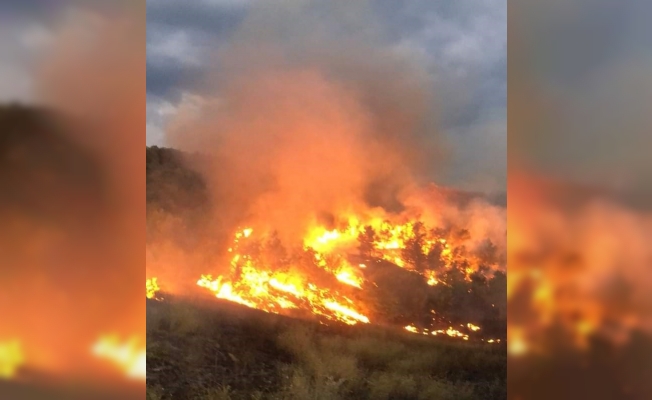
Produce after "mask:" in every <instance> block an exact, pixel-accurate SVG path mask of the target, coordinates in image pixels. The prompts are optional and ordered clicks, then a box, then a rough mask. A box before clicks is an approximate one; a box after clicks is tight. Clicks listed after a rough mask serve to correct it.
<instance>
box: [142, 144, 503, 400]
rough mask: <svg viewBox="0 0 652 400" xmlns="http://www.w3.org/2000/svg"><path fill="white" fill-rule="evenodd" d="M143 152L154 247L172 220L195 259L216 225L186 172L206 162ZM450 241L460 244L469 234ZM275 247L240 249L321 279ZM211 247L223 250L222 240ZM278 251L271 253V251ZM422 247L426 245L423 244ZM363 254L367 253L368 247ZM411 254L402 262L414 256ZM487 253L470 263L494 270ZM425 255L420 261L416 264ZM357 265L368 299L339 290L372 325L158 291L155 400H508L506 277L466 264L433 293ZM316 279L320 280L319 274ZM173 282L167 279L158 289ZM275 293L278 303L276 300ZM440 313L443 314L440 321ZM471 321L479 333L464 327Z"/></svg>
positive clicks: (417, 278)
mask: <svg viewBox="0 0 652 400" xmlns="http://www.w3.org/2000/svg"><path fill="white" fill-rule="evenodd" d="M146 152H147V153H146V154H147V207H148V243H157V241H158V240H160V239H161V238H164V239H165V240H166V241H167V240H170V239H169V238H168V237H165V232H170V229H169V228H161V227H167V226H169V223H170V222H169V221H174V225H173V226H174V227H175V228H174V229H173V231H174V233H175V235H174V238H173V241H175V243H176V245H178V246H179V247H180V248H181V247H183V246H186V247H183V248H184V249H185V251H186V252H188V253H193V254H197V253H201V251H198V250H197V249H198V247H193V244H192V243H193V242H192V241H191V240H188V238H190V237H197V236H201V235H202V234H203V233H204V232H207V231H206V230H205V229H206V225H208V224H210V222H208V221H210V218H206V216H207V215H209V214H210V212H211V206H210V201H209V190H208V188H207V185H206V183H205V182H204V180H203V179H202V177H201V176H200V175H199V174H198V173H197V172H195V171H193V169H192V168H189V167H188V165H191V164H192V162H193V160H195V159H196V158H195V157H199V155H190V154H184V153H181V152H179V151H177V150H173V149H165V148H158V147H151V148H147V150H146ZM433 190H437V188H436V187H433ZM439 193H440V195H445V196H449V197H450V198H452V199H454V200H455V201H457V202H458V203H460V204H468V203H469V202H470V201H472V199H473V198H476V197H477V196H478V195H476V194H468V193H461V192H458V191H453V190H441V191H439ZM166 229H167V230H166ZM447 234H449V235H452V236H454V237H459V238H463V237H465V235H468V232H464V231H463V230H462V231H459V232H457V231H449V232H448V233H447ZM269 239H270V240H271V242H260V243H259V242H255V241H254V242H252V243H251V246H253V248H251V249H247V248H242V249H241V250H242V251H244V252H245V253H243V254H248V253H247V251H249V250H251V251H252V253H251V255H252V257H254V258H253V259H252V260H255V259H256V258H255V257H259V256H260V257H263V258H261V259H260V260H259V261H258V263H260V265H263V264H264V258H265V256H264V255H261V253H260V249H261V248H259V247H257V246H260V245H264V246H263V247H264V248H267V249H268V250H269V251H270V253H269V254H268V255H271V254H285V256H282V257H281V258H279V259H277V260H276V261H281V260H282V259H283V260H285V257H290V259H291V260H293V261H291V263H292V264H293V265H295V266H297V267H298V268H305V270H306V271H313V272H311V273H316V271H315V270H314V268H313V267H314V265H313V264H314V257H313V256H310V254H309V253H305V252H304V251H299V253H296V254H295V255H292V254H291V251H290V250H291V249H290V248H287V249H286V248H283V245H282V244H281V243H280V242H274V238H269ZM460 240H462V239H460ZM210 242H211V243H212V246H219V240H217V239H215V238H212V240H211V241H210ZM166 243H167V242H166ZM227 243H228V242H227ZM265 243H267V244H265ZM270 243H271V244H272V247H271V248H268V247H266V246H269V244H270ZM414 245H415V246H416V248H418V249H420V248H421V246H420V245H419V244H418V243H416V242H415V243H414ZM222 246H223V247H224V244H222ZM360 246H361V247H360V248H361V249H362V248H363V247H364V243H363V242H361V244H360ZM256 249H259V250H256ZM360 251H362V250H360ZM415 251H417V250H415ZM420 251H421V250H418V251H417V253H419V254H420ZM440 251H441V250H440ZM467 252H468V251H467V250H465V248H464V247H463V246H461V247H460V248H454V249H452V253H454V254H455V255H460V257H462V259H463V257H465V256H464V254H467ZM407 253H409V251H408V252H407ZM407 253H406V254H405V256H407V257H411V255H410V254H407ZM481 253H482V254H480V253H478V254H473V255H471V254H470V253H469V257H471V256H473V257H475V258H478V259H481V260H484V261H482V262H486V263H487V265H490V264H491V263H496V262H497V261H496V257H497V256H498V255H497V253H496V252H495V248H493V247H492V244H491V243H490V242H489V243H488V244H487V246H485V248H483V251H482V252H481ZM256 254H258V255H256ZM419 254H416V253H415V254H413V256H414V257H417V258H418V257H420V255H419ZM306 256H308V257H306ZM349 260H350V262H351V263H352V264H355V265H357V264H358V263H366V265H367V267H366V269H365V277H366V279H368V280H369V282H373V284H370V285H369V286H368V287H367V290H365V291H364V292H359V291H358V289H356V288H347V287H342V288H340V289H339V290H342V291H343V293H349V294H348V296H350V298H351V299H353V300H354V301H356V302H361V303H364V304H366V305H368V306H369V307H370V308H371V309H370V310H369V312H371V313H372V315H373V316H374V323H373V324H369V325H366V324H358V325H354V326H349V325H344V324H341V323H339V322H337V321H333V320H331V319H329V318H326V319H324V318H315V315H310V313H309V312H308V313H307V315H304V317H308V318H290V317H288V316H287V315H295V314H296V315H297V316H301V315H302V312H304V311H305V309H301V308H299V309H296V310H294V311H293V310H286V311H284V312H282V314H286V316H283V315H278V314H275V311H271V310H270V312H269V313H265V312H262V311H259V310H255V309H251V308H248V307H243V306H241V305H239V304H235V303H232V302H228V301H224V300H221V299H216V298H215V296H214V295H213V294H211V292H210V291H207V290H205V289H202V288H198V287H196V286H195V287H194V289H192V286H193V285H192V284H193V283H194V281H192V280H190V281H189V286H188V288H189V289H190V290H189V291H188V292H186V293H193V294H192V295H191V296H193V298H192V299H188V298H184V299H181V298H175V297H174V296H172V295H170V294H165V293H162V292H165V287H164V286H162V288H163V290H162V292H159V293H158V297H159V298H163V300H162V301H155V300H148V303H147V304H148V306H147V318H148V321H147V327H148V328H147V329H148V332H147V343H148V354H147V357H148V359H147V362H148V363H147V365H148V382H147V387H148V398H150V399H173V398H174V399H176V398H193V399H195V398H199V399H202V398H206V399H476V398H477V399H493V398H496V399H499V398H505V396H506V392H505V391H506V387H505V382H506V348H505V337H506V308H505V297H506V295H505V291H506V276H505V274H504V273H501V272H496V273H495V274H493V275H492V276H491V277H489V278H487V277H485V276H484V275H483V271H484V269H483V268H484V266H483V265H480V266H479V270H478V271H476V272H475V273H473V274H471V275H470V276H469V275H467V274H466V273H465V272H464V270H465V269H466V268H468V266H469V265H468V264H467V263H466V262H465V261H462V262H460V263H459V264H455V266H454V267H453V268H452V269H451V270H449V271H447V272H446V273H443V274H442V275H441V276H440V279H441V282H442V283H443V284H441V285H435V286H431V285H430V284H426V281H425V280H424V278H423V276H422V275H419V274H418V273H415V271H408V270H406V269H403V268H401V267H398V266H397V265H396V264H395V263H393V262H391V261H387V260H383V259H382V258H378V256H377V255H371V254H366V253H365V254H362V253H360V254H351V255H350V258H349ZM492 260H493V261H492ZM422 261H423V263H424V264H423V268H442V267H441V266H440V265H439V263H440V260H439V259H438V258H432V257H429V258H428V259H423V260H422ZM282 262H286V261H282ZM191 264H192V263H191ZM481 264H482V263H481ZM176 265H179V264H176ZM191 267H193V266H192V265H191ZM243 267H245V268H247V267H246V266H243ZM177 268H182V267H179V266H177ZM207 272H211V271H210V270H209V271H207ZM326 275H328V276H326ZM326 275H324V277H323V279H324V282H325V281H326V280H328V279H330V280H331V281H332V280H333V277H332V275H329V274H326ZM191 276H192V274H191ZM197 278H199V276H197V277H195V279H197ZM313 278H314V279H317V275H314V276H313ZM166 283H167V282H165V280H163V281H162V285H165V284H166ZM240 283H243V282H240ZM237 284H238V283H236V285H237ZM332 284H333V285H334V284H337V281H333V282H332ZM187 295H188V294H187ZM269 295H270V296H274V294H272V293H271V292H270V293H269ZM273 298H274V297H270V301H273V300H272V299H273ZM251 300H252V301H254V300H256V299H251ZM277 300H280V298H278V299H277ZM256 301H260V302H259V303H257V304H258V306H256V307H255V308H263V309H264V308H265V307H264V304H263V303H264V301H266V300H262V298H260V299H257V300H256ZM433 309H436V310H437V315H436V316H434V317H433V314H434V313H432V311H431V310H433ZM435 318H436V319H437V320H436V321H435ZM469 321H474V323H476V324H479V325H480V326H482V329H481V330H480V331H479V332H476V331H474V330H471V329H470V328H469V329H467V328H466V323H467V322H469ZM411 323H413V324H414V325H412V326H414V327H415V330H417V329H418V331H419V332H420V331H421V330H422V329H425V330H427V329H433V330H434V329H441V328H443V329H444V330H445V329H446V327H448V326H450V325H451V324H452V326H456V327H458V328H457V329H460V330H461V331H462V332H463V333H464V332H466V333H465V334H467V335H468V338H467V339H468V340H466V341H463V340H461V338H460V337H454V338H453V337H448V336H446V335H445V334H444V335H439V336H436V337H435V336H430V335H429V336H427V337H426V336H423V335H421V334H414V333H410V332H407V331H406V329H405V328H404V327H406V325H408V324H410V325H411ZM435 325H437V326H438V328H435ZM460 325H462V328H460V327H459V326H460ZM432 334H433V335H434V331H433V332H432ZM488 340H491V341H493V342H494V343H491V344H490V343H487V341H488ZM496 340H498V341H499V343H496V342H495V341H496Z"/></svg>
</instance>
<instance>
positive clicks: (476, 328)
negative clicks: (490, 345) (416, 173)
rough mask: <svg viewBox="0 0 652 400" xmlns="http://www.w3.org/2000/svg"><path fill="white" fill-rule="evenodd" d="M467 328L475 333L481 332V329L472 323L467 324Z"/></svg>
mask: <svg viewBox="0 0 652 400" xmlns="http://www.w3.org/2000/svg"><path fill="white" fill-rule="evenodd" d="M466 326H467V327H468V328H469V329H470V330H472V331H473V332H476V331H479V330H480V327H479V326H477V325H473V324H472V323H470V322H469V323H468V324H466Z"/></svg>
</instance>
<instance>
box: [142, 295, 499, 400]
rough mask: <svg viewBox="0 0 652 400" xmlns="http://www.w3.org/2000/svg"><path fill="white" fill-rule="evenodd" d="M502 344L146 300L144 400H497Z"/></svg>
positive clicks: (226, 306) (220, 304)
mask: <svg viewBox="0 0 652 400" xmlns="http://www.w3.org/2000/svg"><path fill="white" fill-rule="evenodd" d="M506 377H507V357H506V348H505V345H504V343H503V344H485V343H481V342H463V341H459V340H456V339H450V338H441V337H437V338H433V337H422V336H418V335H414V334H410V333H407V332H403V331H399V330H392V329H387V328H381V327H378V326H370V325H358V326H352V327H351V326H346V325H339V324H329V325H328V326H326V325H322V324H320V323H318V322H316V321H307V320H299V319H293V318H288V317H284V316H279V315H273V314H267V313H264V312H261V311H258V310H252V309H249V308H246V307H243V306H239V305H237V304H233V303H229V302H225V301H221V300H219V299H215V298H214V297H212V296H207V297H198V298H194V299H180V298H173V297H171V296H165V300H163V301H155V300H147V398H148V399H307V400H308V399H315V400H320V399H406V400H409V399H415V400H417V399H505V398H506V396H507V395H506V393H507V388H506Z"/></svg>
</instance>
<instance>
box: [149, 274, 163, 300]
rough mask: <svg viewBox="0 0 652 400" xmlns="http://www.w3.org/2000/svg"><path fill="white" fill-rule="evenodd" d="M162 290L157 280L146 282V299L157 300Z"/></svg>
mask: <svg viewBox="0 0 652 400" xmlns="http://www.w3.org/2000/svg"><path fill="white" fill-rule="evenodd" d="M159 290H161V289H160V288H159V286H158V282H157V281H156V278H152V279H147V280H146V281H145V297H147V298H148V299H154V298H156V293H157V292H158V291H159Z"/></svg>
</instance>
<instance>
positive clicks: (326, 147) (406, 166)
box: [168, 3, 438, 238]
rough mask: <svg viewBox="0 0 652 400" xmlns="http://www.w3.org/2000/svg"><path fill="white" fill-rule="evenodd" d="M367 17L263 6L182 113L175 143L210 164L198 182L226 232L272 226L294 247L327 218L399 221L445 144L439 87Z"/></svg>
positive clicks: (337, 8) (335, 8)
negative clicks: (244, 223)
mask: <svg viewBox="0 0 652 400" xmlns="http://www.w3.org/2000/svg"><path fill="white" fill-rule="evenodd" d="M352 12H353V14H354V15H351V14H350V13H352ZM368 15H369V13H367V10H365V9H364V8H360V7H359V6H351V5H349V6H344V5H343V4H339V3H338V4H335V5H331V6H327V7H325V6H323V5H319V6H317V5H316V4H311V3H305V4H302V5H293V6H289V5H284V4H274V5H270V4H266V5H264V6H260V7H258V8H256V9H254V10H253V11H252V12H251V14H250V15H249V17H248V18H247V19H246V20H245V21H244V22H243V25H242V26H241V28H240V29H239V31H238V32H236V33H235V35H234V37H233V38H232V40H231V41H230V43H229V45H228V48H225V49H221V50H220V51H218V53H217V57H216V61H215V68H214V71H213V73H212V74H211V75H210V77H208V79H207V80H208V81H207V86H208V87H211V88H215V90H216V91H215V92H214V93H212V94H214V96H210V100H205V102H204V103H203V104H201V106H200V107H199V109H197V108H193V109H192V110H191V109H185V110H184V109H183V108H182V109H181V110H180V113H179V117H178V119H177V120H176V121H175V122H173V123H172V125H171V126H170V127H169V129H168V143H169V144H170V145H172V146H173V147H175V148H181V149H186V150H191V151H198V152H203V153H211V154H212V155H213V156H214V158H213V160H215V161H214V162H212V163H209V164H207V165H203V166H202V172H203V173H204V174H205V176H206V177H207V178H208V180H209V183H210V186H211V188H212V189H213V193H212V194H213V197H214V199H215V202H216V205H217V209H216V213H217V215H218V216H219V217H221V218H220V219H221V220H220V225H222V226H227V227H228V228H229V229H232V228H233V227H234V224H237V223H239V222H241V221H238V220H239V219H240V218H241V217H242V216H246V217H248V218H249V219H253V220H254V221H259V220H261V219H263V218H261V217H264V221H265V222H266V223H268V224H269V225H270V226H267V227H266V228H272V227H273V228H274V229H278V230H279V231H281V233H282V234H287V235H288V236H292V237H294V238H297V237H298V235H299V234H301V233H302V232H303V231H304V229H305V228H306V226H307V224H310V223H312V222H313V220H314V219H315V218H319V217H320V216H328V215H331V214H338V213H342V212H344V211H352V210H351V208H354V209H355V208H357V207H362V206H364V207H365V208H367V207H368V206H369V205H373V206H384V207H385V208H388V209H396V208H397V207H399V205H400V204H399V200H400V196H401V195H402V194H403V192H404V190H405V189H406V188H409V187H410V186H412V185H414V184H415V183H417V182H418V180H419V179H420V178H422V177H424V176H425V173H426V171H427V167H431V166H432V164H433V160H434V159H435V157H434V155H435V152H434V151H431V149H434V148H435V147H434V144H436V143H437V140H438V139H437V130H436V125H435V124H434V119H433V116H432V112H433V109H434V107H433V103H432V99H433V97H432V93H430V91H429V88H430V87H432V84H431V82H430V81H429V79H428V76H427V74H426V73H425V71H424V70H423V69H422V68H421V67H420V66H419V65H417V64H415V63H412V62H411V61H410V60H409V59H408V58H406V57H402V56H400V55H398V54H397V53H396V52H394V51H392V50H391V49H388V48H387V47H382V46H381V45H380V43H379V39H380V37H379V35H378V34H377V32H376V31H375V30H374V29H373V25H372V24H371V23H370V22H369V17H368ZM347 16H348V17H347ZM350 21H355V23H353V22H351V23H350V24H349V22H350ZM333 27H336V29H335V30H332V29H333ZM344 38H346V40H344ZM207 97H209V96H207ZM399 208H400V207H399ZM233 219H235V220H233Z"/></svg>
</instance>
